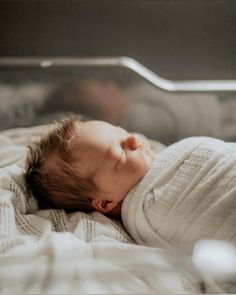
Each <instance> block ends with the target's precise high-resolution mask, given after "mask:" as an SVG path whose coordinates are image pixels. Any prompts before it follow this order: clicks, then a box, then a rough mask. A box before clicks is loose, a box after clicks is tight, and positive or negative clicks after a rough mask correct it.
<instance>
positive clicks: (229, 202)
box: [121, 137, 236, 247]
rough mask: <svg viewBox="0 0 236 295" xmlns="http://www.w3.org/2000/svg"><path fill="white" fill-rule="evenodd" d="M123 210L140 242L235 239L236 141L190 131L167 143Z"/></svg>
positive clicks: (165, 243) (178, 243) (170, 243)
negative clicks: (174, 141) (188, 133)
mask: <svg viewBox="0 0 236 295" xmlns="http://www.w3.org/2000/svg"><path fill="white" fill-rule="evenodd" d="M121 211H122V212H121V214H122V221H123V224H124V226H125V228H126V230H127V231H128V232H129V234H130V235H131V236H132V237H133V239H134V240H135V241H136V242H137V243H138V244H142V245H149V246H155V247H169V246H182V245H184V246H186V247H192V246H193V245H194V244H195V243H196V242H197V241H198V240H201V239H206V238H207V239H211V238H214V239H223V240H228V241H231V242H233V243H234V244H236V143H226V142H224V141H221V140H218V139H213V138H209V137H192V138H187V139H184V140H181V141H180V142H178V143H175V144H173V145H171V146H169V147H167V148H166V149H164V150H163V151H161V152H160V153H158V154H156V157H155V160H154V163H153V164H152V166H151V168H150V169H149V171H148V172H147V174H146V175H145V176H144V178H143V179H142V180H141V181H140V182H139V183H138V184H137V185H136V186H135V187H134V188H133V189H132V190H131V191H130V192H129V193H128V195H127V196H126V198H125V200H124V202H123V204H122V209H121Z"/></svg>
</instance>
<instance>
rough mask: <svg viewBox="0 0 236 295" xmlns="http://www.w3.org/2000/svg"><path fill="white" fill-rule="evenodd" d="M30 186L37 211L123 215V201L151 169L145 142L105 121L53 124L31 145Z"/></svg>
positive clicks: (149, 150)
mask: <svg viewBox="0 0 236 295" xmlns="http://www.w3.org/2000/svg"><path fill="white" fill-rule="evenodd" d="M29 149H30V151H29V154H28V157H27V173H26V184H27V186H28V189H29V190H30V191H31V192H32V194H33V196H34V197H35V198H36V199H37V200H38V204H39V208H41V209H45V208H50V207H54V208H64V209H67V210H69V211H75V210H81V211H87V212H88V211H93V210H97V211H100V212H102V213H105V214H107V213H108V214H113V215H114V214H115V215H117V214H120V208H121V203H122V201H123V199H124V198H125V196H126V195H127V193H128V192H129V191H130V189H131V188H132V187H134V186H135V185H136V184H137V182H139V181H140V179H142V178H143V176H144V175H145V173H146V172H147V171H148V169H149V167H150V166H151V164H152V162H153V159H154V153H153V151H152V150H151V148H150V147H149V145H148V143H147V142H146V141H144V139H140V138H138V137H137V136H136V135H133V134H129V133H128V132H127V131H125V130H124V129H122V128H120V127H117V126H113V125H111V124H109V123H106V122H103V121H88V122H81V121H80V120H79V119H78V117H73V118H69V119H65V120H63V121H61V122H58V123H56V124H55V126H54V127H52V130H51V131H50V132H49V133H48V134H47V135H45V136H44V137H43V138H42V139H41V141H40V142H39V143H33V144H32V145H31V146H30V147H29Z"/></svg>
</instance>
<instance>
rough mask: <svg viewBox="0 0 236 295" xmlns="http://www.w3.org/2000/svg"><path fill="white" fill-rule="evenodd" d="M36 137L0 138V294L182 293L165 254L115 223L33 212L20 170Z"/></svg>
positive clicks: (27, 132) (12, 133)
mask: <svg viewBox="0 0 236 295" xmlns="http://www.w3.org/2000/svg"><path fill="white" fill-rule="evenodd" d="M41 132H42V127H34V128H29V129H13V130H9V131H4V132H1V134H0V290H1V293H2V294H14V293H24V294H26V293H44V294H45V293H76V294H78V293H109V294H112V293H155V294H164V293H165V294H166V293H167V294H168V293H184V292H185V291H186V290H187V289H186V282H185V285H184V284H183V280H182V275H181V278H180V274H179V272H177V271H176V268H175V267H174V266H173V265H172V263H171V262H170V259H169V256H168V255H167V252H166V251H164V250H162V249H158V248H149V247H143V246H138V245H135V244H134V242H133V240H132V239H131V238H130V236H129V235H128V234H127V233H126V231H125V230H124V228H123V227H122V225H121V224H120V223H119V222H118V221H115V220H112V219H109V218H107V217H105V216H104V215H102V214H100V213H98V212H93V213H91V214H85V213H82V212H76V213H73V214H69V215H67V214H66V213H65V212H64V211H63V210H43V211H40V210H38V208H37V203H36V202H35V200H34V199H33V198H32V197H31V196H29V195H28V193H27V192H26V191H25V187H24V181H23V173H24V160H25V155H26V152H27V148H26V145H27V144H28V143H29V142H31V141H32V140H36V139H38V137H39V135H40V133H41ZM190 285H191V284H190ZM191 286H192V285H191ZM188 288H189V285H188ZM191 288H192V287H191ZM188 290H189V289H188Z"/></svg>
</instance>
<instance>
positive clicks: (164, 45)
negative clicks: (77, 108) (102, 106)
mask: <svg viewBox="0 0 236 295" xmlns="http://www.w3.org/2000/svg"><path fill="white" fill-rule="evenodd" d="M0 55H1V56H38V55H40V56H79V57H84V56H86V57H88V56H120V55H125V56H130V57H133V58H135V59H137V60H138V61H140V62H141V63H143V64H144V65H146V66H147V67H149V68H150V69H152V70H153V71H155V72H157V73H158V74H160V75H161V76H163V77H167V78H170V79H213V78H218V79H220V78H236V1H235V0H215V1H214V0H199V1H197V0H193V1H191V0H186V1H183V0H178V1H177V0H172V1H168V0H164V1H158V0H155V1H151V0H136V1H135V0H79V1H70V0H67V1H1V2H0Z"/></svg>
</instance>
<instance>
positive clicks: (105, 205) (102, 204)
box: [92, 197, 116, 213]
mask: <svg viewBox="0 0 236 295" xmlns="http://www.w3.org/2000/svg"><path fill="white" fill-rule="evenodd" d="M92 206H93V207H94V209H96V210H97V211H99V212H101V213H109V212H110V211H111V210H113V209H114V208H115V207H116V204H115V202H114V201H112V200H106V199H101V198H99V197H96V198H95V199H93V200H92Z"/></svg>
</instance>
